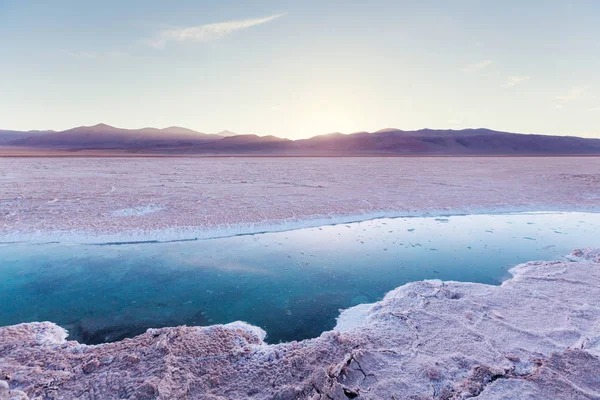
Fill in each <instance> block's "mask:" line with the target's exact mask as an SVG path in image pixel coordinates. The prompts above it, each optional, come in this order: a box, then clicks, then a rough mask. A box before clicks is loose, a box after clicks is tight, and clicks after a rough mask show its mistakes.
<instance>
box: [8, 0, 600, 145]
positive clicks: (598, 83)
mask: <svg viewBox="0 0 600 400" xmlns="http://www.w3.org/2000/svg"><path fill="white" fill-rule="evenodd" d="M599 20H600V1H595V0H588V1H584V0H573V1H563V0H555V1H552V0H546V1H535V0H531V1H511V0H508V1H475V0H456V1H427V0H424V1H400V0H396V1H378V0H373V1H369V2H366V1H327V0H321V1H313V0H304V1H290V0H288V1H285V0H284V1H266V0H264V1H248V0H246V1H231V0H222V1H218V2H217V1H199V0H195V1H169V2H167V1H163V0H143V1H142V0H131V1H126V0H120V1H115V0H108V1H103V2H96V1H94V2H92V1H81V0H77V1H75V0H69V1H67V0H53V1H41V0H38V1H34V0H32V1H27V0H0V54H1V55H0V129H19V130H29V129H57V130H59V129H67V128H70V127H73V126H79V125H93V124H96V123H99V122H104V123H108V124H111V125H116V126H120V127H125V128H140V127H145V126H155V127H166V126H171V125H179V126H185V127H188V128H192V129H196V130H199V131H202V132H218V131H221V130H225V129H229V130H232V131H236V132H239V133H256V134H261V135H266V134H273V135H277V136H283V137H290V138H300V137H308V136H313V135H316V134H321V133H328V132H335V131H339V132H345V133H350V132H355V131H362V130H366V131H374V130H377V129H381V128H387V127H397V128H401V129H418V128H424V127H429V128H455V129H458V128H466V127H488V128H492V129H498V130H507V131H514V132H524V133H549V134H565V135H578V136H587V137H600V73H599V72H598V71H600V24H599V23H598V21H599Z"/></svg>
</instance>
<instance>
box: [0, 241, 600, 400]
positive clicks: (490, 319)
mask: <svg viewBox="0 0 600 400" xmlns="http://www.w3.org/2000/svg"><path fill="white" fill-rule="evenodd" d="M510 272H511V274H512V278H511V279H508V280H506V281H505V282H504V283H503V284H502V285H500V286H490V285H484V284H475V283H461V282H442V281H439V280H438V281H432V280H429V281H420V282H412V283H409V284H406V285H403V286H401V287H399V288H397V289H394V290H392V291H391V292H389V293H388V294H387V295H386V296H385V297H384V299H383V300H382V301H379V302H377V303H375V304H374V305H373V306H371V307H370V308H369V309H368V310H366V311H365V310H362V312H361V313H360V314H361V318H360V321H358V322H355V323H354V324H353V325H352V326H348V325H346V329H342V331H341V332H340V330H334V331H329V332H324V333H323V334H322V335H321V336H319V337H318V338H315V339H309V340H304V341H301V342H290V343H282V344H278V345H267V344H264V342H263V341H262V340H263V338H264V334H263V332H262V331H261V330H260V329H259V328H255V327H252V326H249V325H245V324H244V323H236V324H233V325H230V326H227V325H215V326H208V327H201V328H198V327H175V328H162V329H149V330H148V331H147V332H146V333H145V334H143V335H140V336H137V337H135V338H133V339H126V340H123V341H120V342H114V343H106V344H102V345H96V346H86V345H81V344H79V343H77V342H72V341H66V333H65V332H64V330H63V329H62V328H59V327H58V326H57V325H54V324H52V323H27V324H19V325H14V326H8V327H2V328H0V338H1V339H2V340H0V369H2V371H3V373H4V374H5V375H4V383H2V385H3V386H2V387H0V389H2V388H3V387H4V388H6V390H10V391H11V392H12V394H14V395H17V394H18V395H21V396H22V397H21V398H24V399H27V398H29V396H33V397H35V396H44V395H45V396H48V395H49V394H50V393H54V394H58V395H60V396H62V397H65V398H67V397H80V396H81V393H83V392H82V390H84V388H85V392H86V393H91V392H93V393H94V396H101V397H102V396H103V397H104V398H111V397H114V396H116V394H117V393H122V392H123V391H124V390H125V391H129V392H130V393H131V395H132V396H137V397H139V396H142V395H145V396H146V397H145V398H165V399H166V398H182V397H186V396H187V397H189V396H191V397H193V398H197V397H198V396H200V397H202V396H212V397H211V398H215V399H221V398H223V399H225V398H231V396H234V398H245V397H252V398H256V399H268V398H290V399H291V398H320V397H322V396H326V397H329V398H336V399H337V398H344V396H346V397H350V398H353V397H358V396H359V395H360V394H364V395H366V397H367V398H385V396H389V395H390V393H391V394H394V396H397V398H406V397H408V396H414V395H425V394H426V393H430V392H431V390H432V388H433V389H434V390H435V391H436V392H437V393H440V394H442V393H446V395H445V396H462V395H463V394H469V397H472V396H478V395H480V394H481V393H483V392H485V393H486V395H488V396H489V398H519V397H518V396H530V397H533V398H548V397H549V396H550V397H552V398H556V399H572V398H585V397H587V396H592V397H594V396H598V395H600V378H599V377H598V376H597V370H598V368H600V358H599V356H600V346H599V344H600V326H598V324H597V321H598V320H600V309H598V307H596V306H594V304H598V302H600V250H594V249H583V250H575V251H574V252H573V253H572V254H571V257H570V259H569V260H564V261H552V262H529V263H525V264H520V265H518V266H517V267H515V268H513V269H511V271H510ZM573 290H577V296H576V298H573V296H571V293H572V292H573ZM531 293H535V294H536V295H535V296H534V297H532V296H531ZM524 296H526V297H527V299H528V301H527V302H524V301H523V298H524ZM548 296H551V298H552V301H551V302H548V298H549V297H548ZM351 312H352V309H350V310H346V311H344V312H342V315H344V313H346V316H348V314H349V313H351ZM550 321H552V323H551V324H550ZM165 357H167V358H165ZM32 359H34V360H36V366H35V367H33V366H30V365H29V361H28V360H32ZM177 370H185V371H187V373H186V374H183V375H181V374H174V372H173V371H177ZM207 371H211V372H210V373H207ZM234 371H235V372H234ZM6 377H8V379H7V378H6ZM557 377H558V378H557ZM499 378H502V379H499ZM0 380H2V378H0ZM49 380H52V381H53V382H54V384H53V386H52V387H48V385H47V384H46V383H45V382H48V381H49ZM215 380H216V381H218V382H220V383H219V384H218V385H215V384H214V382H215ZM250 394H251V395H250ZM88 397H89V396H88ZM442 397H443V396H442ZM86 398H87V397H86ZM443 398H454V397H443Z"/></svg>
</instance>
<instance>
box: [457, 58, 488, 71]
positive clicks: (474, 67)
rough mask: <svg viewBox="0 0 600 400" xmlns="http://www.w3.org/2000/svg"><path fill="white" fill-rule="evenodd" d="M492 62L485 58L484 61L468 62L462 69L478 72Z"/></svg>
mask: <svg viewBox="0 0 600 400" xmlns="http://www.w3.org/2000/svg"><path fill="white" fill-rule="evenodd" d="M492 64H493V63H492V60H483V61H479V62H476V63H474V64H467V65H465V66H464V67H462V68H461V71H463V72H477V71H481V70H482V69H485V68H487V67H489V66H490V65H492Z"/></svg>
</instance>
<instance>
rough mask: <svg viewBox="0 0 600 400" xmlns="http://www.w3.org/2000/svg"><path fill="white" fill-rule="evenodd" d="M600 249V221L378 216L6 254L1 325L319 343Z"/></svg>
mask: <svg viewBox="0 0 600 400" xmlns="http://www.w3.org/2000/svg"><path fill="white" fill-rule="evenodd" d="M587 246H590V247H600V214H592V213H526V214H506V215H469V216H451V217H438V218H433V217H432V218H395V219H378V220H371V221H365V222H358V223H352V224H343V225H334V226H323V227H320V228H310V229H299V230H294V231H287V232H278V233H264V234H256V235H247V236H235V237H229V238H219V239H208V240H196V241H184V242H170V243H138V244H120V245H69V244H61V243H57V244H33V243H16V244H15V243H6V244H2V245H0V272H1V276H2V279H1V280H0V304H1V305H2V312H1V313H0V325H11V324H16V323H20V322H29V321H52V322H56V323H58V324H60V325H61V326H63V327H65V328H66V329H68V330H69V332H70V339H76V340H79V341H81V342H85V343H101V342H106V341H113V340H118V339H121V338H124V337H131V336H135V335H137V334H140V333H142V332H144V331H145V330H146V329H147V328H149V327H162V326H176V325H184V324H185V325H210V324H217V323H228V322H232V321H236V320H243V321H247V322H249V323H251V324H253V325H257V326H260V327H262V328H264V329H265V330H266V331H267V333H268V337H267V341H268V342H271V343H276V342H279V341H290V340H299V339H305V338H310V337H316V336H318V335H319V334H320V333H322V332H323V331H325V330H329V329H331V328H333V327H334V325H335V319H336V317H337V316H338V314H339V309H343V308H348V307H350V306H353V305H357V304H360V303H369V302H374V301H376V300H379V299H381V298H382V296H383V295H384V294H385V293H386V292H387V291H389V290H391V289H393V288H395V287H398V286H400V285H402V284H404V283H407V282H411V281H416V280H422V279H442V280H458V281H469V282H481V283H488V284H499V283H501V282H502V280H503V279H505V278H507V277H508V276H509V275H508V272H507V270H508V269H509V268H510V267H512V266H514V265H516V264H518V263H521V262H525V261H529V260H539V259H542V260H550V259H554V258H557V257H560V256H563V255H565V254H568V253H569V252H570V251H571V250H573V249H574V248H577V247H587Z"/></svg>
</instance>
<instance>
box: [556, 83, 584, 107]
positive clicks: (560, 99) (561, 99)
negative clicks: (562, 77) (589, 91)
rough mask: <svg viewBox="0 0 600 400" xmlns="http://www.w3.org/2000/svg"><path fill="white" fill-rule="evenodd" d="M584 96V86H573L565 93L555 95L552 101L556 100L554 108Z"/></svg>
mask: <svg viewBox="0 0 600 400" xmlns="http://www.w3.org/2000/svg"><path fill="white" fill-rule="evenodd" d="M584 97H585V88H582V87H574V88H571V90H569V92H568V93H567V94H564V95H560V96H555V97H554V101H556V108H563V107H564V106H565V105H567V104H568V103H572V102H574V101H577V100H581V99H582V98H584Z"/></svg>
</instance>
